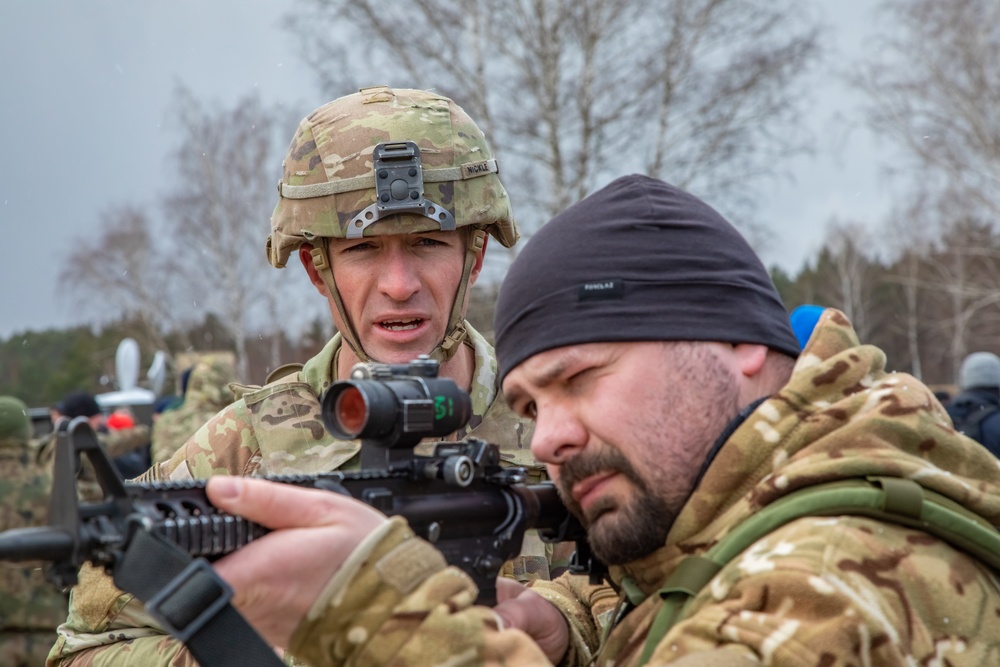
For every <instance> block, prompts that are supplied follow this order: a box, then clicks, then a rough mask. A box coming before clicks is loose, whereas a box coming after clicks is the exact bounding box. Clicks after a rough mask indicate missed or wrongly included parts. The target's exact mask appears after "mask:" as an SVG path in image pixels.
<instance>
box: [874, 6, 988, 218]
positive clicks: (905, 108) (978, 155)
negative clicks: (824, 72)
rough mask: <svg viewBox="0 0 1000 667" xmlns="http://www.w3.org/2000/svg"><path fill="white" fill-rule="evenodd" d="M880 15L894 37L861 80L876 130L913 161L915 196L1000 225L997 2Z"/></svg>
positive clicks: (898, 9) (888, 10)
mask: <svg viewBox="0 0 1000 667" xmlns="http://www.w3.org/2000/svg"><path fill="white" fill-rule="evenodd" d="M881 8H882V10H883V11H884V13H885V18H886V20H885V25H887V26H890V29H889V30H887V32H886V33H885V34H884V36H883V37H882V38H881V40H880V41H879V43H878V44H877V46H878V49H877V51H876V52H875V53H876V54H877V55H876V56H873V57H872V58H871V59H870V60H869V61H868V63H867V64H866V65H865V66H864V67H863V68H862V70H861V71H860V72H859V73H858V75H857V76H856V77H855V82H856V83H857V85H858V86H859V87H860V88H861V90H863V91H864V92H865V93H866V94H867V96H868V99H869V100H870V105H869V110H868V111H869V113H868V120H869V123H870V125H871V127H872V128H873V129H874V130H875V131H876V132H878V133H880V134H881V135H882V136H885V137H888V138H890V139H892V140H893V141H894V142H895V143H896V144H897V145H898V146H899V147H901V148H902V149H903V150H904V152H905V154H906V155H907V156H908V157H909V158H910V160H911V163H910V165H909V166H910V167H911V168H912V169H913V187H914V189H919V190H921V191H923V192H927V193H936V194H939V195H940V196H941V197H945V196H947V197H948V198H949V200H950V202H951V204H952V206H959V207H961V209H962V211H961V212H959V216H960V215H962V213H971V214H973V215H977V216H978V217H981V218H983V219H990V220H994V221H996V220H998V219H1000V59H998V58H997V53H998V50H1000V3H998V2H996V0H960V1H956V2H940V1H939V0H884V1H883V3H882V5H881ZM953 211H955V212H958V209H953Z"/></svg>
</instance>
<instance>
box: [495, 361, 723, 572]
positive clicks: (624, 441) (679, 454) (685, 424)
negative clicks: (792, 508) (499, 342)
mask: <svg viewBox="0 0 1000 667" xmlns="http://www.w3.org/2000/svg"><path fill="white" fill-rule="evenodd" d="M724 348H725V346H723V345H719V344H716V343H592V344H586V345H574V346H569V347H563V348H557V349H554V350H548V351H546V352H543V353H540V354H537V355H535V356H533V357H531V358H529V359H528V360H526V361H525V362H523V363H521V364H520V365H518V366H517V367H515V368H514V369H513V370H512V371H511V372H510V373H509V374H508V375H507V377H506V378H505V379H504V385H503V388H504V392H505V393H506V395H507V399H508V401H510V403H511V406H512V408H513V409H514V410H515V411H516V412H517V413H518V414H521V415H523V416H527V417H531V418H533V419H534V420H535V432H534V436H533V438H532V441H531V451H532V453H533V454H534V455H535V457H536V458H537V459H538V460H540V461H543V462H545V463H546V464H547V466H548V470H549V475H550V476H551V477H552V479H553V481H555V483H556V485H557V488H558V489H559V494H560V496H561V497H562V499H563V502H564V503H566V505H567V507H569V509H570V510H571V511H572V512H573V513H574V514H576V515H577V516H578V517H579V518H580V519H581V520H582V521H583V523H584V525H585V526H587V530H588V535H589V537H590V542H591V546H592V547H593V549H594V553H595V554H596V555H597V556H598V557H599V558H600V559H601V560H603V561H604V562H605V563H608V564H621V563H627V562H630V561H632V560H635V559H636V558H639V557H641V556H644V555H647V554H649V553H652V552H653V551H655V550H656V549H658V548H660V547H661V546H663V544H664V543H665V541H666V536H667V533H668V532H669V530H670V527H671V525H672V524H673V521H674V518H675V517H676V514H677V512H678V511H679V510H680V508H681V507H682V506H683V504H684V502H685V501H686V499H687V497H688V495H689V493H690V491H691V488H692V486H693V484H694V480H695V477H696V475H697V473H698V471H699V470H700V468H701V465H702V462H703V461H704V458H705V456H706V454H707V452H708V450H709V448H710V447H711V445H712V443H713V442H714V441H715V439H716V438H717V437H718V435H719V434H720V433H721V432H722V430H723V428H725V426H726V424H727V423H728V422H729V420H730V419H731V418H732V417H733V416H735V415H736V413H737V412H738V411H739V387H738V383H737V379H736V376H735V374H734V373H733V370H732V368H731V366H729V365H727V363H725V361H724V359H725V356H724Z"/></svg>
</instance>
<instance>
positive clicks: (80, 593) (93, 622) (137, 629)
mask: <svg viewBox="0 0 1000 667" xmlns="http://www.w3.org/2000/svg"><path fill="white" fill-rule="evenodd" d="M197 664H198V663H197V662H195V660H194V658H192V657H191V655H190V653H188V651H187V649H185V648H184V647H183V646H182V645H181V644H180V643H179V642H178V641H177V640H175V639H173V638H172V637H170V636H169V635H166V634H165V633H164V632H163V630H161V629H160V628H159V627H157V626H156V624H155V622H154V621H153V619H152V618H150V616H149V615H148V614H147V613H146V611H145V609H144V608H143V605H142V603H141V602H139V601H138V600H136V599H135V598H134V597H133V596H131V595H127V594H125V593H122V592H121V591H120V590H118V589H117V588H115V586H114V584H113V583H112V582H111V578H110V577H108V576H107V575H105V574H104V572H103V571H102V570H100V569H98V568H93V567H91V566H89V565H84V566H83V568H82V569H81V570H80V584H79V585H78V586H77V587H76V588H74V589H73V592H72V594H71V596H70V611H69V617H68V618H67V619H66V622H65V623H63V624H62V625H60V626H59V629H58V631H57V637H56V643H55V646H53V647H52V650H51V652H50V653H49V659H48V662H47V663H46V665H47V666H48V667H55V666H56V665H58V666H68V665H79V666H86V667H105V666H108V667H111V666H114V667H118V666H121V665H137V666H138V665H143V666H146V665H149V666H150V667H160V666H162V667H167V666H170V667H197Z"/></svg>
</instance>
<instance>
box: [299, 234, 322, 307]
mask: <svg viewBox="0 0 1000 667" xmlns="http://www.w3.org/2000/svg"><path fill="white" fill-rule="evenodd" d="M312 249H313V247H312V246H311V245H309V244H308V243H303V244H302V245H300V246H299V261H300V262H302V268H304V269H305V270H306V275H308V276H309V282H311V283H312V284H313V286H314V287H315V288H316V289H317V290H318V291H319V293H320V294H322V295H323V296H327V294H326V283H324V282H323V279H322V278H320V276H319V271H317V270H316V265H315V264H313V258H312Z"/></svg>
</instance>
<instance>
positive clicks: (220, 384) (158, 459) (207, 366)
mask: <svg viewBox="0 0 1000 667" xmlns="http://www.w3.org/2000/svg"><path fill="white" fill-rule="evenodd" d="M235 379H236V365H235V364H234V363H233V359H232V355H229V354H206V355H203V356H202V357H201V358H200V359H198V361H197V363H195V365H194V367H193V368H192V369H191V375H190V377H189V378H188V384H187V390H186V391H185V392H184V402H183V403H182V404H181V406H180V407H178V408H177V409H175V410H167V411H166V412H164V413H163V414H161V415H160V416H159V417H158V418H157V420H156V422H155V423H154V424H153V434H152V441H153V442H152V447H151V452H150V454H151V456H152V460H153V463H154V464H157V463H162V462H164V461H166V460H167V459H169V458H170V457H171V456H172V455H173V453H174V452H176V451H177V450H178V449H180V448H181V447H182V446H183V445H184V443H186V442H187V441H188V438H190V437H191V436H192V435H194V434H195V432H196V431H197V430H198V429H199V428H201V427H202V426H203V425H204V424H205V423H206V422H208V420H209V419H211V418H212V417H214V416H215V414H216V413H217V412H219V411H220V410H222V409H223V408H225V407H226V406H227V405H229V404H230V403H232V401H233V399H234V398H235V396H234V395H233V391H232V390H231V389H230V388H229V383H230V382H232V381H233V380H235Z"/></svg>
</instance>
